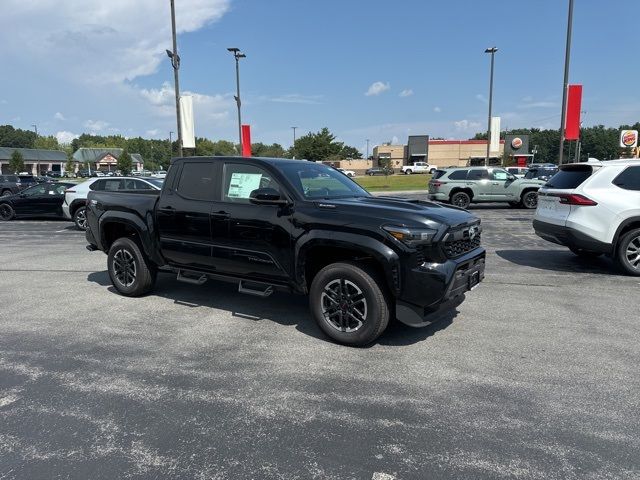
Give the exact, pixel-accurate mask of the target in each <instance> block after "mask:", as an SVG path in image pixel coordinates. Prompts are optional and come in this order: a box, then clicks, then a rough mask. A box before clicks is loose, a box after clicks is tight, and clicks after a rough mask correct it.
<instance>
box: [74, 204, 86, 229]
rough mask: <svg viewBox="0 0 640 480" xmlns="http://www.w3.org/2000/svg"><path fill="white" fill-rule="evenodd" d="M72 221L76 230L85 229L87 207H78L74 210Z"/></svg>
mask: <svg viewBox="0 0 640 480" xmlns="http://www.w3.org/2000/svg"><path fill="white" fill-rule="evenodd" d="M73 223H75V225H76V228H77V229H78V230H82V231H85V230H86V229H87V207H80V208H78V209H77V210H76V211H75V212H74V214H73Z"/></svg>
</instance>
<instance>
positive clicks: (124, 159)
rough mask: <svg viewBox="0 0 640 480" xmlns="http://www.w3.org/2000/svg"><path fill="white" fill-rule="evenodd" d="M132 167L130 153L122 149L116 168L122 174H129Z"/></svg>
mask: <svg viewBox="0 0 640 480" xmlns="http://www.w3.org/2000/svg"><path fill="white" fill-rule="evenodd" d="M132 168H133V161H132V160H131V155H129V152H127V150H126V149H124V150H123V151H122V153H121V154H120V157H119V158H118V170H120V171H121V172H122V174H123V175H129V174H130V173H131V169H132Z"/></svg>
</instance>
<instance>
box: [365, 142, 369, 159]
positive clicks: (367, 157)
mask: <svg viewBox="0 0 640 480" xmlns="http://www.w3.org/2000/svg"><path fill="white" fill-rule="evenodd" d="M365 160H369V139H368V138H367V156H366V157H365Z"/></svg>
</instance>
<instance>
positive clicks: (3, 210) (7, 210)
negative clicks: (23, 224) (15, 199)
mask: <svg viewBox="0 0 640 480" xmlns="http://www.w3.org/2000/svg"><path fill="white" fill-rule="evenodd" d="M15 216H16V212H15V210H14V209H13V207H12V206H11V205H9V204H8V203H2V204H0V220H2V221H3V222H8V221H9V220H12V219H13V217H15Z"/></svg>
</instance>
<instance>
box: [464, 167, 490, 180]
mask: <svg viewBox="0 0 640 480" xmlns="http://www.w3.org/2000/svg"><path fill="white" fill-rule="evenodd" d="M488 178H489V171H488V170H487V169H484V168H482V169H480V168H477V169H473V170H469V174H468V175H467V180H487V179H488Z"/></svg>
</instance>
